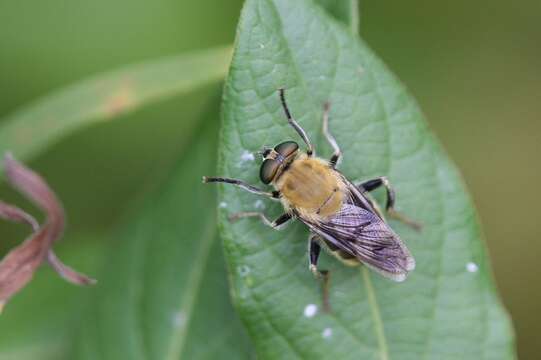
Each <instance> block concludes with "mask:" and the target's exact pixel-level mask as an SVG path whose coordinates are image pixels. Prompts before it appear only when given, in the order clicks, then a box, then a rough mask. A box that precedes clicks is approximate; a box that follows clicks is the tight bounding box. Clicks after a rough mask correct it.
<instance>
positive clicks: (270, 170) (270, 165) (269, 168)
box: [259, 159, 280, 184]
mask: <svg viewBox="0 0 541 360" xmlns="http://www.w3.org/2000/svg"><path fill="white" fill-rule="evenodd" d="M279 167H280V163H279V162H278V161H276V160H274V159H266V160H264V161H263V163H262V164H261V168H260V169H259V177H260V178H261V181H262V182H263V183H264V184H269V183H270V182H271V181H272V179H274V176H275V175H276V172H277V171H278V168H279Z"/></svg>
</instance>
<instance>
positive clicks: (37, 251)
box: [0, 154, 95, 312]
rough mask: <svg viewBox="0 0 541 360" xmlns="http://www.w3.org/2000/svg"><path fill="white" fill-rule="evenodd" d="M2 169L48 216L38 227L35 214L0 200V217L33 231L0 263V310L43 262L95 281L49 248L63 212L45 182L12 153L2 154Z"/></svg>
mask: <svg viewBox="0 0 541 360" xmlns="http://www.w3.org/2000/svg"><path fill="white" fill-rule="evenodd" d="M5 170H6V176H7V179H8V181H9V183H10V184H11V185H12V186H13V187H14V188H15V189H17V190H18V191H20V192H21V193H22V194H23V195H25V196H26V197H27V198H28V199H29V200H30V201H31V202H32V203H34V204H35V205H36V206H37V207H38V208H40V209H41V210H42V211H44V212H45V214H46V215H47V218H46V220H45V222H44V224H43V225H41V226H39V225H38V222H37V221H36V220H35V219H34V217H32V216H31V215H29V214H28V213H26V212H25V211H24V210H21V209H20V208H18V207H16V206H13V205H10V204H6V203H4V202H1V201H0V218H2V219H5V220H9V221H13V222H19V223H25V224H28V225H30V226H31V227H32V229H33V234H32V235H31V236H30V237H29V238H28V239H26V240H25V241H24V242H23V243H22V244H21V245H19V246H17V247H15V248H14V249H12V250H11V251H10V252H9V253H8V254H7V255H6V256H5V257H4V259H2V261H1V262H0V312H1V310H2V308H3V306H4V305H5V303H6V302H7V301H8V300H9V299H10V298H11V297H13V295H15V294H16V293H17V292H18V291H20V290H21V289H22V288H23V287H24V286H26V284H28V282H30V280H32V277H33V275H34V272H35V271H36V270H37V268H38V267H39V266H40V265H41V264H42V263H43V262H44V261H48V262H49V264H50V265H51V266H52V267H53V269H55V271H56V272H57V273H58V274H59V275H60V276H62V277H63V278H64V279H66V280H67V281H69V282H71V283H74V284H77V285H88V284H93V283H95V280H93V279H91V278H89V277H87V276H86V275H83V274H80V273H78V272H76V271H75V270H73V269H71V268H70V267H68V266H66V265H64V264H63V263H62V262H61V261H60V260H59V259H58V258H57V257H56V255H55V254H54V252H53V250H52V245H53V243H54V242H55V241H56V240H58V239H59V238H60V237H61V236H62V233H63V231H64V225H65V214H64V209H63V208H62V205H61V204H60V201H59V200H58V198H57V197H56V195H55V194H54V192H53V191H52V190H51V189H50V187H49V186H48V185H47V183H46V182H45V181H44V180H43V179H42V178H41V176H39V175H38V174H36V173H35V172H34V171H32V170H31V169H29V168H27V167H26V166H24V165H23V164H21V163H19V162H17V161H16V160H15V159H14V158H13V156H12V155H11V154H6V156H5Z"/></svg>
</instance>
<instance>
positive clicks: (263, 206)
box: [254, 200, 265, 210]
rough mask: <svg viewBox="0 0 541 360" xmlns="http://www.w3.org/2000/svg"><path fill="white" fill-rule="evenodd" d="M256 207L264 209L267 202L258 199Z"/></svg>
mask: <svg viewBox="0 0 541 360" xmlns="http://www.w3.org/2000/svg"><path fill="white" fill-rule="evenodd" d="M254 207H255V208H256V209H259V210H262V209H264V208H265V203H264V202H263V201H262V200H256V202H255V203H254Z"/></svg>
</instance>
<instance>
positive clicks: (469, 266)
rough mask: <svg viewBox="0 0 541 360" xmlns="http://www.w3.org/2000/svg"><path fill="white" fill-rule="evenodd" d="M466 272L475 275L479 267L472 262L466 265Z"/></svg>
mask: <svg viewBox="0 0 541 360" xmlns="http://www.w3.org/2000/svg"><path fill="white" fill-rule="evenodd" d="M466 270H468V271H469V272H471V273H475V272H477V271H479V266H478V265H477V264H476V263H474V262H469V263H467V264H466Z"/></svg>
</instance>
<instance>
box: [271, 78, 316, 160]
mask: <svg viewBox="0 0 541 360" xmlns="http://www.w3.org/2000/svg"><path fill="white" fill-rule="evenodd" d="M278 91H279V92H280V102H281V103H282V107H283V108H284V112H285V114H286V117H287V122H288V123H289V125H291V126H292V127H293V129H295V131H296V132H297V133H298V134H299V136H300V137H301V138H302V139H303V140H304V142H305V143H306V145H307V146H308V150H306V153H307V154H308V156H312V154H313V153H314V146H313V145H312V143H311V142H310V139H308V135H307V134H306V131H304V129H303V128H302V127H301V126H300V125H299V123H298V122H297V121H295V119H293V116H291V112H290V111H289V108H288V106H287V103H286V98H285V90H284V89H283V88H280V89H279V90H278Z"/></svg>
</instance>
